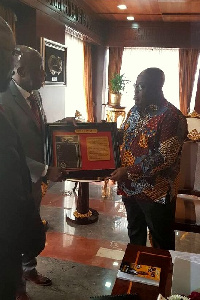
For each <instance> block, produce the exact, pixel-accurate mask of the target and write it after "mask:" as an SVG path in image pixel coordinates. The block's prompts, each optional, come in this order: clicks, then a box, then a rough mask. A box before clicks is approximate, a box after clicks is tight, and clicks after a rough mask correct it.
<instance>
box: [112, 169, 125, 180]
mask: <svg viewBox="0 0 200 300" xmlns="http://www.w3.org/2000/svg"><path fill="white" fill-rule="evenodd" d="M127 177H128V175H127V168H126V167H121V168H118V169H116V170H115V171H114V172H112V173H111V175H110V180H112V181H114V182H115V181H123V180H126V179H127Z"/></svg>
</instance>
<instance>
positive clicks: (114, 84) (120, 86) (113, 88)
mask: <svg viewBox="0 0 200 300" xmlns="http://www.w3.org/2000/svg"><path fill="white" fill-rule="evenodd" d="M129 81H130V80H127V79H125V77H124V74H122V75H120V74H118V73H115V74H114V75H113V76H112V78H111V80H110V85H109V89H110V92H111V93H113V94H121V92H123V91H124V89H125V86H126V84H127V83H128V82H129Z"/></svg>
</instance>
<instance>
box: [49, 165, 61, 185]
mask: <svg viewBox="0 0 200 300" xmlns="http://www.w3.org/2000/svg"><path fill="white" fill-rule="evenodd" d="M62 176H63V174H62V169H61V168H58V167H48V170H47V178H48V179H49V180H50V181H53V182H57V181H62Z"/></svg>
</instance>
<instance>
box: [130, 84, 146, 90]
mask: <svg viewBox="0 0 200 300" xmlns="http://www.w3.org/2000/svg"><path fill="white" fill-rule="evenodd" d="M133 86H134V88H135V90H138V91H139V92H141V91H142V90H143V89H144V88H145V86H144V85H142V84H137V83H134V85H133Z"/></svg>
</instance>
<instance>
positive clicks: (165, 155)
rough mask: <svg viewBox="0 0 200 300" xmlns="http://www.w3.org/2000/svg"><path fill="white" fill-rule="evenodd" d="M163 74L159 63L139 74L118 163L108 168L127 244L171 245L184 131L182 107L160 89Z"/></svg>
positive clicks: (173, 240) (169, 247) (173, 244)
mask: <svg viewBox="0 0 200 300" xmlns="http://www.w3.org/2000/svg"><path fill="white" fill-rule="evenodd" d="M164 81H165V76H164V73H163V71H162V70H160V69H158V68H148V69H146V70H144V71H143V72H141V73H140V74H139V75H138V78H137V82H136V84H135V97H134V99H135V105H134V106H133V107H132V108H131V109H130V111H129V113H128V115H127V119H126V121H125V123H124V125H123V130H124V135H123V143H122V151H121V162H122V167H120V168H118V169H116V170H115V171H114V172H113V173H112V174H111V180H114V181H118V194H121V195H122V200H123V202H124V204H125V207H126V212H127V220H128V235H129V238H130V243H131V244H137V245H144V246H145V245H146V240H147V227H148V228H149V231H150V234H151V236H152V243H153V247H155V248H161V249H172V250H173V249H175V234H174V229H173V224H174V218H175V206H176V195H177V183H178V175H179V171H180V155H181V149H182V146H183V142H184V140H185V138H186V136H187V122H186V118H185V117H184V116H183V115H182V113H181V112H180V111H179V110H178V109H177V108H176V107H174V106H173V105H172V104H171V103H169V102H168V101H167V100H166V99H165V98H164V95H163V91H162V87H163V84H164Z"/></svg>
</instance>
